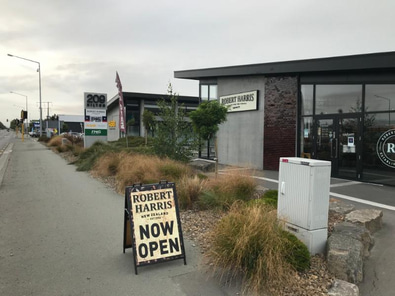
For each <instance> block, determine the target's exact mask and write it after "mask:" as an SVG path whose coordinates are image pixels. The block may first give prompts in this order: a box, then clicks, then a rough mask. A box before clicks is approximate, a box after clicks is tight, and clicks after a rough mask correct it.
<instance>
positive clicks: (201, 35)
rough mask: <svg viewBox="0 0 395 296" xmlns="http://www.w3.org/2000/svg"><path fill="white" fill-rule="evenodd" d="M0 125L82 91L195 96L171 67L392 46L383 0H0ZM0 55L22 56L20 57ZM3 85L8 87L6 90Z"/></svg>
mask: <svg viewBox="0 0 395 296" xmlns="http://www.w3.org/2000/svg"><path fill="white" fill-rule="evenodd" d="M0 7H1V9H0V122H2V123H3V124H4V125H6V126H9V122H7V119H8V120H9V121H11V120H12V119H15V118H18V117H20V112H21V110H22V109H26V107H27V109H28V112H29V120H31V119H39V116H40V113H39V101H40V100H39V73H38V72H37V69H38V63H36V62H39V63H40V68H41V102H42V110H43V111H42V112H43V118H45V117H46V116H47V114H48V113H49V115H53V114H66V115H83V111H84V92H97V93H106V94H107V99H108V100H110V99H111V98H112V97H114V96H115V95H116V94H117V88H116V84H115V75H116V71H118V73H119V76H120V79H121V82H122V85H123V91H126V92H143V93H157V94H166V92H167V89H168V84H169V83H171V84H172V87H173V91H174V92H175V93H177V94H180V95H191V96H198V91H199V89H198V81H195V80H184V79H175V78H174V71H178V70H191V69H201V68H212V67H223V66H234V65H245V64H256V63H265V62H278V61H290V60H300V59H312V58H321V57H333V56H343V55H354V54H365V53H375V52H388V51H395V34H394V30H395V29H394V28H395V17H394V15H393V14H394V11H395V1H393V0H379V1H371V0H332V1H322V0H281V1H273V0H270V1H268V0H257V1H255V0H243V1H240V0H239V1H235V0H218V1H217V0H210V1H208V0H199V1H189V0H173V1H170V0H168V1H166V0H151V1H141V0H139V1H136V0H118V1H114V0H68V1H66V0H35V1H31V0H14V1H9V0H0ZM8 54H12V55H14V56H18V57H22V58H25V59H29V60H32V61H35V62H31V61H26V60H23V59H20V58H16V57H10V56H8ZM11 92H13V93H11Z"/></svg>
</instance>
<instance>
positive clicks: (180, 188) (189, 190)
mask: <svg viewBox="0 0 395 296" xmlns="http://www.w3.org/2000/svg"><path fill="white" fill-rule="evenodd" d="M204 182H205V181H204V180H201V179H199V178H198V177H197V176H194V177H189V176H187V175H185V176H183V177H182V178H181V179H180V180H179V182H178V184H177V197H178V203H179V205H180V208H181V209H184V210H185V209H191V208H192V207H193V205H194V203H195V202H196V201H197V200H198V198H199V196H200V194H201V192H202V189H203V186H204Z"/></svg>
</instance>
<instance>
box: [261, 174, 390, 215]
mask: <svg viewBox="0 0 395 296" xmlns="http://www.w3.org/2000/svg"><path fill="white" fill-rule="evenodd" d="M253 178H255V179H259V180H263V181H268V182H273V183H278V180H274V179H269V178H264V177H256V176H253ZM349 183H355V184H349ZM342 184H345V186H347V185H356V184H365V183H362V182H347V183H342ZM336 187H339V186H336ZM329 195H330V196H333V197H337V198H341V199H346V200H350V201H354V202H357V203H361V204H365V205H370V206H374V207H377V208H381V209H386V210H390V211H395V207H393V206H388V205H385V204H381V203H378V202H373V201H369V200H365V199H360V198H356V197H352V196H348V195H344V194H339V193H334V192H329Z"/></svg>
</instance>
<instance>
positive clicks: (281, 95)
mask: <svg viewBox="0 0 395 296" xmlns="http://www.w3.org/2000/svg"><path fill="white" fill-rule="evenodd" d="M297 94H298V80H297V77H268V78H267V80H266V85H265V115H264V116H265V121H264V143H263V144H264V145H263V153H264V154H263V168H264V169H266V170H278V169H279V158H280V157H287V156H295V155H296V148H295V147H296V128H297V122H296V121H297V114H298V112H297V101H298V99H297V98H298V95H297Z"/></svg>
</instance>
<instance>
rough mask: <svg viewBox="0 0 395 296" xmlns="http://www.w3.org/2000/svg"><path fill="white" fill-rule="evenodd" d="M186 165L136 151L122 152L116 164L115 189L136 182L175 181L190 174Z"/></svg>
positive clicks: (121, 189)
mask: <svg viewBox="0 0 395 296" xmlns="http://www.w3.org/2000/svg"><path fill="white" fill-rule="evenodd" d="M190 174H191V173H190V169H189V168H188V166H187V165H185V164H183V163H179V162H176V161H173V160H170V159H161V158H159V157H156V156H149V155H141V154H137V153H124V154H122V155H121V158H120V163H119V165H118V170H117V175H116V181H117V191H118V192H123V191H124V189H125V187H126V186H131V185H133V184H137V183H143V184H150V183H158V182H159V181H161V180H167V181H169V182H176V181H178V180H179V179H180V178H182V177H183V176H184V175H190Z"/></svg>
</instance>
